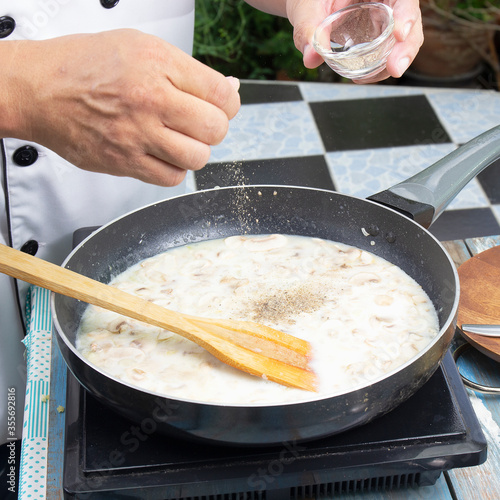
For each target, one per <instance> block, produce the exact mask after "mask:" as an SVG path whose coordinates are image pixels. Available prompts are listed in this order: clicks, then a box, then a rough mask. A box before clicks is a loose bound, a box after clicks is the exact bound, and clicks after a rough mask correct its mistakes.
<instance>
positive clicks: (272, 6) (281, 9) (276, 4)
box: [245, 0, 287, 17]
mask: <svg viewBox="0 0 500 500" xmlns="http://www.w3.org/2000/svg"><path fill="white" fill-rule="evenodd" d="M245 2H246V3H247V4H249V5H251V6H252V7H255V8H256V9H259V10H261V11H262V12H267V13H268V14H274V15H276V16H282V17H287V14H286V2H287V0H245Z"/></svg>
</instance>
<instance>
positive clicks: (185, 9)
mask: <svg viewBox="0 0 500 500" xmlns="http://www.w3.org/2000/svg"><path fill="white" fill-rule="evenodd" d="M194 1H195V0H16V1H12V0H0V28H3V29H4V32H3V33H2V32H1V30H0V36H3V37H4V38H3V39H4V40H21V39H36V40H42V39H47V38H53V37H56V36H61V35H67V34H72V33H91V32H98V31H105V30H110V29H116V28H136V29H139V30H141V31H144V32H147V33H150V34H153V35H156V36H159V37H161V38H163V39H165V40H166V41H168V42H169V43H172V44H174V45H176V46H177V47H179V48H181V49H182V50H184V51H185V52H187V53H189V54H190V53H191V51H192V43H193V30H194ZM12 20H13V21H14V23H15V28H14V30H13V31H12V32H11V33H9V31H10V30H7V32H6V31H5V28H6V27H9V26H11V27H12V26H13V24H12ZM2 23H3V24H2ZM6 33H8V34H6ZM0 43H1V40H0ZM105 49H106V48H105V47H103V50H105ZM19 64H23V61H19ZM0 145H1V148H0V149H1V150H0V166H1V169H2V171H1V187H0V189H2V196H1V197H0V242H1V243H3V244H7V245H12V247H13V248H16V249H21V248H23V246H25V248H26V244H27V243H28V246H30V245H31V247H32V248H34V247H36V246H38V250H37V252H36V256H37V257H40V258H42V259H45V260H49V261H52V262H55V263H57V264H60V263H62V261H63V260H64V258H65V256H67V255H68V254H69V252H70V251H71V243H72V234H73V232H74V231H75V230H76V229H78V228H81V227H88V226H99V225H102V224H104V223H106V222H108V221H110V220H112V219H114V218H116V217H119V216H120V215H123V214H125V213H127V212H129V211H131V210H133V209H135V208H138V207H141V206H143V205H146V204H149V203H152V202H154V201H158V200H161V199H165V198H168V197H170V196H173V195H176V194H180V193H182V192H185V190H186V186H185V183H183V184H182V185H180V186H177V187H175V188H163V187H158V186H153V185H149V184H145V183H143V182H140V181H138V180H135V179H130V178H123V177H113V176H110V175H105V174H97V173H93V172H86V171H84V170H80V169H78V168H75V167H74V166H72V165H70V164H69V163H67V162H66V161H65V160H63V159H62V158H60V157H59V156H57V155H56V154H55V153H53V152H52V151H50V150H48V149H47V148H45V147H42V146H39V145H37V144H33V143H29V142H27V141H21V140H16V139H4V140H3V143H0ZM27 146H31V147H33V148H34V149H31V150H29V148H27ZM96 147H98V145H97V146H96ZM26 150H27V151H28V152H27V153H25V154H22V152H23V151H26ZM19 158H22V159H23V160H24V161H21V162H19ZM16 159H17V160H18V162H17V163H16ZM19 163H21V164H26V163H28V164H29V165H26V166H21V165H20V164H19ZM30 242H31V243H30ZM13 283H14V282H13V280H12V279H11V278H8V277H6V276H4V275H3V274H0V297H1V300H0V343H1V346H0V445H1V444H2V443H5V442H6V440H7V435H6V432H7V423H6V422H7V416H6V404H7V389H8V388H15V389H16V397H17V401H16V406H17V417H18V420H17V425H16V429H17V431H18V437H20V435H21V427H22V408H23V407H24V403H23V398H24V392H25V373H26V368H25V362H24V346H23V344H22V342H21V340H22V338H23V329H22V322H21V319H20V316H19V309H18V306H17V303H16V301H17V297H16V291H15V288H14V284H13ZM18 288H19V294H18V295H19V300H20V303H21V304H23V303H24V300H25V295H26V292H27V288H28V285H27V284H25V283H22V282H18Z"/></svg>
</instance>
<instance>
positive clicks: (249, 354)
mask: <svg viewBox="0 0 500 500" xmlns="http://www.w3.org/2000/svg"><path fill="white" fill-rule="evenodd" d="M0 271H1V272H2V273H4V274H8V275H9V276H12V277H14V278H17V279H20V280H23V281H26V282H28V283H31V284H33V285H37V286H41V287H43V288H47V289H48V290H52V291H53V292H55V293H60V294H62V295H66V296H68V297H72V298H74V299H78V300H82V301H84V302H86V303H88V304H93V305H95V306H99V307H102V308H104V309H107V310H110V311H114V312H116V313H118V314H122V315H124V316H128V317H130V318H134V319H137V320H139V321H143V322H145V323H148V324H150V325H154V326H158V327H160V328H163V329H166V330H170V331H171V332H174V333H177V334H179V335H181V336H182V337H184V338H187V339H188V340H191V341H192V342H195V343H196V344H198V345H200V346H201V347H203V348H204V349H206V350H207V351H208V352H210V353H212V354H213V355H214V356H216V357H217V358H219V359H220V360H221V361H223V362H224V363H227V364H229V365H231V366H234V367H235V368H238V369H240V370H243V371H246V372H248V373H251V374H252V375H257V376H264V377H266V378H268V379H269V380H273V381H275V382H278V383H281V384H285V385H291V386H292V387H300V388H302V389H306V390H309V391H314V390H315V389H316V384H317V380H316V376H315V375H314V373H312V372H311V371H309V370H308V369H307V358H306V357H305V356H304V354H299V353H297V352H294V351H293V350H286V348H285V349H284V345H283V344H285V345H286V344H287V343H286V342H285V341H284V340H283V339H280V342H279V343H278V344H277V345H275V344H274V343H270V344H271V345H270V346H267V349H266V350H267V351H268V352H267V353H266V354H268V353H269V354H270V355H271V357H268V356H266V355H264V353H263V354H260V353H258V352H255V351H253V350H249V349H248V347H253V348H257V350H260V349H258V348H259V347H260V346H262V347H264V344H263V342H264V340H265V339H264V338H263V337H265V335H264V333H261V332H258V335H257V338H253V339H252V338H250V339H244V341H243V345H240V344H238V342H235V340H236V339H237V337H238V333H240V334H241V333H242V332H238V331H237V329H236V328H235V326H234V324H231V323H228V324H229V325H230V328H227V327H226V326H225V325H224V324H221V325H217V323H216V322H215V321H214V322H211V321H210V320H206V321H205V320H204V319H203V318H195V317H189V316H187V317H186V316H184V315H183V314H181V313H177V312H175V311H172V310H170V309H165V308H164V307H161V306H159V305H157V304H154V303H153V302H149V301H147V300H144V299H141V298H139V297H136V296H135V295H131V294H129V293H127V292H124V291H122V290H119V289H118V288H114V287H112V286H109V285H105V284H104V283H100V282H99V281H95V280H93V279H91V278H87V277H86V276H82V275H81V274H78V273H75V272H74V271H70V270H69V269H65V268H64V267H60V266H57V265H55V264H51V263H50V262H47V261H44V260H42V259H39V258H37V257H33V256H31V255H28V254H25V253H23V252H20V251H19V250H14V249H13V248H10V247H7V246H5V245H1V244H0ZM207 327H208V328H209V330H208V331H207V330H205V328H207ZM228 330H229V332H232V333H233V335H232V336H231V335H230V336H228V335H227V331H228ZM251 333H253V332H251ZM280 333H281V332H280ZM281 335H283V334H281ZM233 336H234V338H232V337H233ZM239 340H240V342H241V339H239ZM301 342H303V341H301ZM256 343H257V345H256ZM288 344H290V345H293V341H292V342H289V343H288ZM306 345H307V343H306ZM290 362H292V363H294V364H289V363H290Z"/></svg>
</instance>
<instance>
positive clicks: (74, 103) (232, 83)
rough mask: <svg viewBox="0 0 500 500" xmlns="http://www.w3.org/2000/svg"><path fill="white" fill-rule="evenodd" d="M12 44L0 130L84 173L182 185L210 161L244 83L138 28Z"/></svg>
mask: <svg viewBox="0 0 500 500" xmlns="http://www.w3.org/2000/svg"><path fill="white" fill-rule="evenodd" d="M8 43H12V48H13V49H14V50H13V54H12V55H13V57H12V61H17V62H16V63H15V64H16V71H17V74H16V78H15V83H16V88H15V89H14V90H12V88H11V92H10V94H9V95H10V96H11V97H12V98H13V99H11V100H12V102H11V104H14V103H15V107H14V110H15V111H14V110H12V108H10V109H11V116H10V117H9V118H10V120H9V122H10V130H8V131H5V130H4V129H5V127H2V128H0V132H3V133H4V134H8V135H6V136H7V137H16V138H19V139H24V140H30V141H34V142H37V143H39V144H42V145H44V146H46V147H48V148H49V149H51V150H53V151H55V152H56V153H58V154H59V155H60V156H62V157H63V158H65V159H67V160H68V161H70V162H71V163H73V164H74V165H76V166H78V167H80V168H82V169H85V170H90V171H94V172H102V173H107V174H112V175H118V176H128V177H135V178H137V179H140V180H143V181H145V182H148V183H153V184H158V185H163V186H173V185H176V184H178V183H180V182H181V181H182V180H183V178H184V177H185V175H186V171H187V170H197V169H200V168H202V167H203V166H204V165H205V164H206V163H207V161H208V159H209V156H210V146H211V145H215V144H218V143H220V142H221V141H222V140H223V138H224V137H225V135H226V133H227V130H228V126H229V120H230V119H231V118H233V117H234V116H235V114H236V113H237V112H238V109H239V107H240V99H239V94H238V91H237V88H238V85H239V82H238V80H236V79H232V78H226V77H224V76H223V75H221V74H220V73H218V72H216V71H214V70H212V69H210V68H209V67H207V66H205V65H203V64H201V63H200V62H198V61H196V60H195V59H193V58H192V57H190V56H188V55H187V54H185V53H184V52H182V51H181V50H179V49H177V48H176V47H174V46H172V45H170V44H168V43H166V42H165V41H163V40H161V39H159V38H157V37H153V36H150V35H146V34H143V33H141V32H139V31H135V30H116V31H108V32H103V33H98V34H90V35H89V34H85V35H71V36H66V37H60V38H54V39H52V40H46V41H42V42H32V41H28V42H25V41H23V42H8ZM14 44H15V45H14ZM19 61H22V64H21V65H19V64H18V62H19ZM20 73H21V74H20ZM12 81H13V82H14V80H12Z"/></svg>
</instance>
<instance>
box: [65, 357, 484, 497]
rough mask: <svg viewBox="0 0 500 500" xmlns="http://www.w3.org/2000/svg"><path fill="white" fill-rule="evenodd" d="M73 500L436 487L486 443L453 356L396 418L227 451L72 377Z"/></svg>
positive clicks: (68, 482) (69, 477)
mask: <svg viewBox="0 0 500 500" xmlns="http://www.w3.org/2000/svg"><path fill="white" fill-rule="evenodd" d="M64 459H65V466H64V493H65V498H85V499H87V498H98V499H108V498H109V499H120V498H127V499H134V498H137V499H143V498H144V499H158V500H167V499H181V500H184V499H185V500H188V499H194V498H196V499H200V500H205V499H206V500H212V499H214V500H219V499H220V500H226V499H227V500H236V499H238V500H239V499H245V500H252V499H262V500H285V499H286V500H288V499H292V498H293V499H297V498H319V497H322V496H331V495H334V494H338V493H340V492H359V491H368V490H380V489H390V488H407V487H416V486H425V485H430V484H434V483H435V482H436V480H437V479H438V478H439V476H440V474H441V473H442V472H443V471H446V470H450V469H453V468H456V467H468V466H473V465H478V464H480V463H482V462H484V461H485V460H486V441H485V438H484V436H483V434H482V431H481V428H480V425H479V422H478V421H477V418H476V416H475V414H474V411H473V409H472V406H471V404H470V401H469V398H468V396H467V394H466V391H465V389H464V387H463V384H462V382H461V379H460V376H459V374H458V371H457V368H456V366H455V363H454V361H453V359H452V356H451V354H450V353H447V354H446V356H445V358H444V360H443V362H442V363H441V365H440V367H439V368H438V370H437V371H436V372H435V373H434V375H433V376H432V377H431V379H430V380H429V381H428V382H427V383H426V384H425V385H424V386H423V387H422V388H421V389H420V390H419V391H418V392H417V393H415V394H414V395H413V396H412V397H411V398H410V399H408V400H407V401H405V402H404V403H403V404H401V405H400V406H398V407H397V408H396V409H395V410H393V411H392V412H390V413H388V414H386V415H384V416H382V417H379V418H378V419H376V420H374V421H372V422H370V423H368V424H365V425H363V426H361V427H358V428H355V429H352V430H349V431H347V432H344V433H341V434H338V435H334V436H331V437H328V438H322V439H318V440H316V441H311V442H307V443H301V442H284V443H282V444H281V445H280V446H273V447H266V448H262V447H258V448H252V447H244V448H241V447H227V446H220V445H212V444H210V445H208V444H204V443H195V442H188V441H185V440H182V439H175V438H171V437H166V436H163V435H159V434H156V433H154V432H152V430H151V429H148V428H147V427H144V426H143V427H141V425H140V424H138V423H135V422H131V421H128V420H127V419H125V418H124V417H121V416H119V415H118V414H116V413H115V412H114V411H113V410H111V409H109V408H107V407H105V406H103V405H102V404H101V403H100V402H98V401H97V400H96V399H94V397H93V396H91V395H90V394H89V393H87V392H86V391H85V390H84V389H83V388H82V387H81V386H80V384H79V383H78V382H77V381H76V380H75V379H74V377H73V376H72V375H71V374H70V373H68V391H67V406H66V443H65V450H64Z"/></svg>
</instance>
